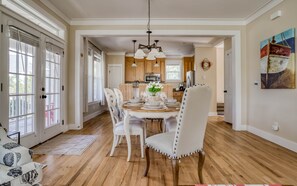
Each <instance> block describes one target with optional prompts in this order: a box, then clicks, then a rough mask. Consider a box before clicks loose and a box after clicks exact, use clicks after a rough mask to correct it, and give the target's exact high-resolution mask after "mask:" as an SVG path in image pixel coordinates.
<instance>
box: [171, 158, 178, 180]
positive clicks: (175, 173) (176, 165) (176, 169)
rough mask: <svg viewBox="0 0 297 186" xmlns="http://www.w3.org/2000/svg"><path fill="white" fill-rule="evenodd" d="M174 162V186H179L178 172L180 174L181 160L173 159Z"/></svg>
mask: <svg viewBox="0 0 297 186" xmlns="http://www.w3.org/2000/svg"><path fill="white" fill-rule="evenodd" d="M171 162H172V174H173V185H174V186H177V185H178V172H179V160H178V159H173V160H171Z"/></svg>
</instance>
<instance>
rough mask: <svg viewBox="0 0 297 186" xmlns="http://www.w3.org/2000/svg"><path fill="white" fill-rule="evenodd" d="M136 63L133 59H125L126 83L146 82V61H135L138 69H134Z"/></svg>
mask: <svg viewBox="0 0 297 186" xmlns="http://www.w3.org/2000/svg"><path fill="white" fill-rule="evenodd" d="M133 63H134V58H133V57H126V58H125V81H126V82H132V81H136V80H138V81H144V60H143V59H135V63H136V65H137V66H136V67H132V64H133Z"/></svg>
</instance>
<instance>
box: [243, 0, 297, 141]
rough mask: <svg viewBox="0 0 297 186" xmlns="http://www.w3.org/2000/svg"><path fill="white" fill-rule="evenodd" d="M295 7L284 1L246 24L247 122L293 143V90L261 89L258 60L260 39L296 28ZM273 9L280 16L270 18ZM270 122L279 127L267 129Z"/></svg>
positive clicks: (296, 119)
mask: <svg viewBox="0 0 297 186" xmlns="http://www.w3.org/2000/svg"><path fill="white" fill-rule="evenodd" d="M296 7H297V1H296V0H285V1H284V2H282V3H281V4H280V5H278V6H277V7H275V8H273V9H272V10H270V11H268V12H267V13H266V14H264V15H263V16H261V17H260V18H259V19H257V20H255V21H253V22H252V23H250V24H248V25H247V85H248V86H247V92H248V96H247V100H248V102H247V121H248V123H249V125H250V126H252V127H254V128H257V129H260V130H262V131H264V132H267V133H270V134H274V135H277V136H280V137H282V138H285V139H288V140H291V141H294V142H297V130H296V129H297V127H296V124H297V114H296V111H297V90H296V89H270V90H269V89H261V86H260V84H261V82H260V64H259V59H260V42H261V41H263V40H265V39H267V38H269V37H271V36H273V35H274V34H278V33H280V32H282V31H285V30H287V29H288V28H296V27H297V11H296ZM277 10H281V11H282V14H283V15H282V16H281V17H280V18H278V19H276V20H273V21H272V20H270V15H271V14H272V13H273V12H275V11H277ZM295 37H296V36H295ZM295 43H296V41H295ZM254 82H258V83H259V85H254ZM274 122H278V123H279V126H280V130H279V131H277V132H275V131H273V130H272V129H271V128H272V124H273V123H274Z"/></svg>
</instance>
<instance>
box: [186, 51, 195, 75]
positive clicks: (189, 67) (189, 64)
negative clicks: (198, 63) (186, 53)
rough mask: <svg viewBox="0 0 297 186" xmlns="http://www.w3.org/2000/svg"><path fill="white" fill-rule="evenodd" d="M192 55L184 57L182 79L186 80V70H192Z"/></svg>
mask: <svg viewBox="0 0 297 186" xmlns="http://www.w3.org/2000/svg"><path fill="white" fill-rule="evenodd" d="M194 64H195V60H194V56H193V57H184V81H186V75H187V72H188V71H190V70H194Z"/></svg>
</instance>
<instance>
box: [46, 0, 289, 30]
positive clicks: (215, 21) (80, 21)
mask: <svg viewBox="0 0 297 186" xmlns="http://www.w3.org/2000/svg"><path fill="white" fill-rule="evenodd" d="M41 1H42V2H43V3H44V1H46V0H41ZM281 2H283V0H272V1H270V2H269V3H267V4H266V5H264V6H263V7H261V8H260V9H258V10H256V11H255V12H253V13H252V14H250V15H249V16H247V17H246V18H243V19H240V18H237V19H220V18H209V19H201V18H187V19H161V18H159V19H158V18H155V19H151V25H224V26H226V25H229V26H242V25H247V24H249V23H250V22H252V21H254V20H255V19H257V18H258V17H260V16H261V15H263V14H264V13H266V12H267V11H269V10H271V9H272V8H274V7H275V6H277V5H278V4H280V3H281ZM44 4H45V5H46V4H47V3H44ZM46 6H47V5H46ZM48 8H50V7H49V6H48ZM50 9H51V8H50ZM57 14H58V15H59V16H61V18H63V19H64V17H63V16H62V15H61V14H60V13H57ZM64 16H65V15H64ZM65 17H67V16H65ZM64 20H65V19H64ZM65 21H66V22H68V23H69V24H70V25H82V26H83V25H147V19H143V18H139V19H135V18H133V19H132V18H130V19H113V18H74V19H71V20H70V22H69V21H67V20H65Z"/></svg>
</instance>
